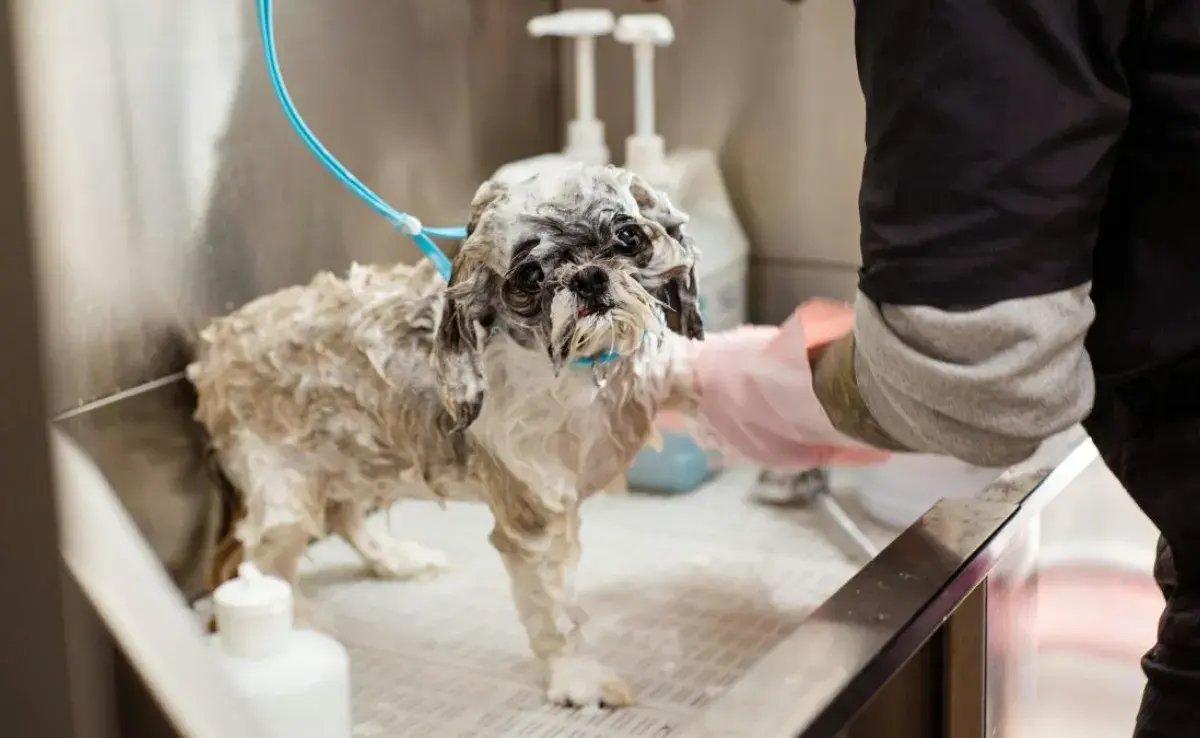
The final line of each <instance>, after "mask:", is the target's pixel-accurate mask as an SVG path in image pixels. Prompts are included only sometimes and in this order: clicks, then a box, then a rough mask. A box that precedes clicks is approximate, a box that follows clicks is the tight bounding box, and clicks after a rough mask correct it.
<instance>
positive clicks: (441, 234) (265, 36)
mask: <svg viewBox="0 0 1200 738" xmlns="http://www.w3.org/2000/svg"><path fill="white" fill-rule="evenodd" d="M258 30H259V33H260V34H261V36H262V45H263V55H264V56H265V57H266V61H267V73H268V74H269V75H270V77H271V86H272V87H274V88H275V96H276V97H278V98H279V104H280V105H281V106H282V107H283V113H284V115H286V116H287V119H288V122H289V123H291V124H292V128H293V129H294V130H295V131H296V134H297V135H299V136H300V140H301V141H303V142H304V144H305V145H306V146H308V150H309V151H311V152H312V154H313V156H315V157H316V158H317V161H319V162H321V164H322V165H324V166H325V168H326V169H328V170H329V173H330V174H332V175H333V176H334V177H335V178H336V179H337V180H338V181H339V182H341V183H342V184H343V185H345V186H346V189H348V190H350V191H351V192H353V193H354V194H355V195H358V197H359V198H361V199H362V201H363V202H365V203H366V204H367V205H369V206H371V209H373V210H374V211H375V212H377V213H379V214H380V215H382V216H383V217H384V218H386V219H387V221H388V222H389V223H391V224H392V226H393V227H395V228H396V229H397V230H399V231H400V232H401V233H404V234H405V235H406V236H408V237H409V238H411V239H412V240H413V242H414V243H415V244H417V247H418V248H419V249H421V251H422V253H424V254H425V258H427V259H429V261H431V262H433V266H434V268H435V269H437V270H438V273H439V274H441V275H442V277H443V278H444V279H445V280H446V282H447V283H448V282H449V281H450V275H451V274H452V273H453V266H452V265H451V264H450V259H448V258H447V257H446V254H445V253H443V252H442V250H441V249H439V248H438V247H437V244H435V243H434V242H433V239H434V238H445V239H450V240H457V241H461V240H463V239H464V238H466V237H467V229H466V228H462V227H457V228H426V227H425V226H424V225H422V224H421V221H419V220H417V219H416V218H414V217H413V216H411V215H409V214H408V213H402V212H400V211H399V210H396V209H395V208H393V207H392V206H391V205H388V204H387V203H386V202H384V201H383V198H381V197H380V196H379V195H376V194H375V193H374V192H373V191H372V190H371V188H370V187H367V186H366V185H365V184H363V183H362V180H360V179H359V178H358V177H355V176H354V174H353V173H352V172H351V171H350V170H349V169H347V168H346V167H345V166H343V165H342V163H341V162H340V161H338V160H337V157H335V156H334V155H333V154H332V153H331V152H330V151H329V149H327V148H325V145H324V144H322V143H321V141H320V140H319V139H318V138H317V136H316V134H314V133H313V132H312V129H311V128H309V127H308V124H307V123H305V122H304V119H303V118H301V117H300V113H299V111H297V110H296V106H295V105H294V104H293V103H292V98H291V96H290V95H289V94H288V91H287V85H286V84H284V82H283V72H282V71H281V70H280V68H279V54H278V52H277V51H276V49H275V8H274V4H273V3H272V2H271V0H258ZM643 338H644V337H643ZM619 358H620V356H619V355H618V354H615V353H613V352H611V351H603V352H601V353H600V354H598V355H596V356H594V357H582V358H578V359H575V361H574V362H573V363H574V364H575V365H576V366H592V365H595V364H608V363H609V362H612V361H616V360H617V359H619Z"/></svg>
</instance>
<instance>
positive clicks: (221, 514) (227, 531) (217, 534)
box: [172, 330, 246, 632]
mask: <svg viewBox="0 0 1200 738" xmlns="http://www.w3.org/2000/svg"><path fill="white" fill-rule="evenodd" d="M173 338H174V339H175V340H174V341H173V342H172V343H173V345H174V349H175V350H176V352H177V354H178V357H177V358H178V359H180V360H182V363H183V364H184V365H185V366H187V365H190V364H191V362H192V361H193V360H194V359H195V347H196V340H197V339H198V336H197V335H196V332H195V331H185V330H179V331H177V333H176V335H175V336H174V337H173ZM183 384H184V386H185V387H186V389H185V390H184V391H185V393H186V398H185V400H184V402H185V404H186V409H187V412H188V413H190V414H191V416H192V419H193V423H194V425H195V432H196V433H197V435H198V437H199V444H200V446H201V448H202V449H203V454H204V459H203V463H204V466H205V472H206V473H207V475H208V478H209V480H210V482H211V485H210V488H211V489H212V490H213V494H215V495H216V498H217V499H216V505H215V508H216V509H215V511H214V517H215V518H216V520H215V521H214V522H213V523H211V526H212V527H210V528H209V530H211V531H212V538H210V539H209V541H211V542H212V543H213V545H212V546H211V547H210V548H209V551H210V556H209V557H208V561H207V562H206V566H205V570H204V587H205V590H206V592H207V593H208V594H212V593H213V592H214V591H215V590H216V589H217V587H219V586H221V585H222V584H224V583H225V582H227V581H229V580H230V579H233V578H234V577H235V576H237V570H238V566H240V565H241V563H242V561H243V560H244V559H245V550H244V548H243V546H242V543H241V541H239V540H238V538H237V536H236V535H235V532H236V528H237V523H238V522H239V521H240V520H241V519H242V518H244V517H245V516H246V505H245V501H244V498H243V495H242V493H241V491H240V490H239V489H238V488H237V486H236V485H234V483H233V482H232V481H231V480H230V479H229V477H228V476H227V475H226V474H225V470H224V469H222V468H221V464H220V462H219V460H218V459H217V455H216V453H215V451H214V449H213V445H212V438H211V437H210V436H209V434H208V431H207V429H205V427H204V426H203V424H202V423H200V421H199V420H198V419H197V418H196V414H197V410H198V408H199V395H198V394H197V392H196V388H195V386H194V385H193V384H192V382H191V379H190V378H186V379H185V380H184V382H183ZM208 627H209V631H210V632H211V631H213V630H215V628H216V621H215V618H214V619H210V620H209V624H208Z"/></svg>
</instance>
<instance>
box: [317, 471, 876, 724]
mask: <svg viewBox="0 0 1200 738" xmlns="http://www.w3.org/2000/svg"><path fill="white" fill-rule="evenodd" d="M754 479H755V474H754V473H753V472H751V471H741V470H738V471H731V472H728V473H726V474H724V475H722V476H721V477H720V478H718V480H717V481H715V482H714V483H712V484H710V485H708V486H707V487H705V488H704V489H702V490H700V491H699V492H696V493H694V494H691V495H686V496H680V497H662V498H659V497H647V496H641V495H604V496H600V497H597V498H595V499H593V500H591V501H589V502H588V503H587V505H586V506H585V508H584V514H583V560H582V564H581V566H580V571H579V575H578V578H577V589H578V591H579V594H580V599H581V603H582V605H583V606H584V608H585V609H586V610H587V612H588V614H589V616H590V618H591V619H590V621H589V622H588V624H587V626H586V628H585V632H586V634H587V637H588V641H589V644H590V647H591V650H592V652H593V653H594V654H595V655H597V656H598V657H599V658H600V660H602V661H604V662H605V663H607V664H608V665H609V666H612V667H613V668H615V669H617V670H618V672H620V674H621V675H622V676H623V677H624V678H625V679H626V680H627V681H628V682H629V683H630V685H631V686H632V687H633V688H634V690H635V691H636V693H637V696H638V699H639V705H638V706H637V707H635V708H632V709H627V710H620V711H614V712H610V711H598V710H593V711H587V710H583V711H580V710H566V709H558V708H553V707H550V706H547V705H546V704H545V703H544V701H543V699H542V693H541V689H540V688H539V686H538V682H539V675H538V669H537V665H536V664H535V662H534V661H533V658H532V656H531V654H530V652H529V650H528V646H527V645H526V641H525V635H524V632H523V631H522V629H521V626H520V624H519V623H518V621H517V618H516V614H515V612H514V611H513V606H512V601H511V599H510V597H509V591H508V577H507V575H506V573H505V571H504V568H503V566H502V564H501V563H500V559H499V557H498V556H497V555H496V553H495V552H494V551H493V550H492V549H491V547H490V545H489V544H488V542H487V534H488V532H489V530H490V528H491V523H490V518H489V515H488V512H487V509H486V508H485V507H483V506H482V505H471V504H463V505H452V506H450V507H449V508H448V509H446V510H442V509H441V508H440V507H438V506H436V505H433V504H425V503H416V502H414V503H402V504H401V505H399V506H397V507H396V508H395V509H394V510H393V512H392V513H391V515H390V521H389V520H387V519H386V518H379V519H376V520H374V521H372V523H373V524H378V525H390V527H391V529H392V530H393V532H394V534H395V535H396V536H397V537H399V538H402V539H404V540H412V541H416V542H418V543H421V544H424V545H427V546H433V547H437V548H440V549H441V550H443V551H445V552H446V553H447V554H448V556H449V557H450V561H451V566H452V568H451V570H450V571H449V572H447V573H445V574H443V575H442V576H441V577H439V578H437V579H435V580H431V581H416V582H389V581H381V580H376V579H372V578H370V577H368V576H367V575H366V574H365V573H364V570H363V567H362V566H361V564H360V562H359V561H358V559H357V558H356V556H355V555H354V554H353V553H352V552H351V551H350V550H349V549H348V548H347V547H346V546H345V545H344V544H342V543H341V542H340V541H338V540H332V539H331V540H327V541H324V542H322V543H320V544H318V545H317V546H314V547H313V549H312V550H311V552H310V554H309V560H308V561H307V562H306V563H305V565H304V569H303V571H304V576H303V580H302V584H301V587H302V589H303V590H304V591H305V593H306V594H307V595H308V596H310V597H312V598H313V599H315V600H317V601H318V602H320V603H322V604H323V606H324V607H325V608H326V609H327V610H329V611H330V613H331V614H332V615H333V616H334V618H335V621H336V624H337V628H338V633H339V637H341V639H342V640H343V642H345V643H346V645H347V646H348V648H349V649H350V653H351V657H352V662H353V680H354V709H355V721H356V729H355V730H356V736H359V737H360V738H368V737H370V736H381V737H386V738H400V737H402V736H421V737H422V738H451V737H453V738H467V737H468V736H481V737H482V736H486V737H488V738H503V737H505V736H522V737H525V738H551V737H554V738H593V737H596V738H599V737H600V736H612V737H617V738H621V737H624V736H630V737H638V738H642V737H645V736H666V735H670V734H671V733H672V732H673V731H674V730H676V729H678V728H680V727H681V726H683V725H686V724H687V723H688V722H689V721H690V720H691V719H693V718H694V717H695V715H696V714H697V713H698V712H699V711H701V710H703V709H704V707H705V706H706V705H707V704H708V702H709V701H710V700H711V699H712V698H713V697H715V696H717V695H718V694H720V693H721V691H723V690H724V689H725V688H726V687H727V686H729V685H730V684H731V683H732V682H734V681H735V680H737V679H738V677H739V676H740V675H741V674H742V673H743V672H744V671H745V670H746V669H747V668H748V667H749V666H750V665H751V664H753V663H754V662H755V661H757V660H758V659H759V658H760V657H761V656H762V655H763V654H765V653H766V652H767V651H769V650H770V649H771V648H772V646H774V645H775V644H776V643H778V642H779V641H780V640H781V639H783V638H784V637H786V636H787V634H788V633H789V632H791V630H792V629H793V628H794V627H795V626H796V624H797V623H799V622H800V620H802V619H803V618H804V617H805V615H806V614H807V613H808V612H809V611H811V609H812V608H813V607H815V606H816V605H818V604H820V603H821V602H822V601H823V600H824V599H826V598H827V597H828V596H829V595H830V594H832V593H833V592H834V591H835V590H836V589H837V587H838V586H840V585H841V584H842V583H843V582H845V580H846V579H848V578H849V577H850V576H851V575H852V574H853V573H854V571H855V569H856V566H855V565H854V564H853V563H852V562H850V561H849V560H847V559H846V558H844V557H843V555H842V553H841V551H840V549H839V548H838V547H837V546H835V545H834V543H831V542H830V540H829V539H827V538H826V536H825V534H824V528H825V527H826V526H827V525H828V524H827V523H826V522H825V521H824V519H823V518H822V517H821V516H820V515H819V514H818V513H817V512H816V511H815V510H808V509H779V508H769V507H763V506H760V505H756V504H752V503H750V502H748V501H747V499H746V498H747V493H748V492H749V491H750V490H751V489H752V487H753V485H754ZM880 535H881V536H882V535H883V534H882V533H880Z"/></svg>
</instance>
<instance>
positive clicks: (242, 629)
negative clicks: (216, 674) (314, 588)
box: [213, 562, 293, 658]
mask: <svg viewBox="0 0 1200 738" xmlns="http://www.w3.org/2000/svg"><path fill="white" fill-rule="evenodd" d="M213 604H214V605H215V607H216V612H217V633H218V636H219V637H220V640H221V644H222V646H223V647H224V648H225V650H226V652H228V653H229V654H230V655H232V656H239V657H242V658H261V657H263V656H269V655H271V654H273V653H277V652H278V651H280V650H282V648H283V647H284V644H285V643H286V639H287V636H288V634H289V633H290V632H291V630H292V607H293V603H292V588H291V586H290V585H289V584H288V583H287V582H285V581H283V580H282V579H280V578H278V577H273V576H267V575H264V574H263V573H262V572H260V571H259V570H258V567H256V566H255V565H254V564H252V563H250V562H245V563H243V564H242V565H241V566H239V567H238V575H237V578H236V579H231V580H230V581H228V582H225V583H224V584H222V585H221V586H220V587H217V589H216V591H215V592H213Z"/></svg>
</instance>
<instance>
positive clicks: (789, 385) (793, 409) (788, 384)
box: [689, 300, 889, 469]
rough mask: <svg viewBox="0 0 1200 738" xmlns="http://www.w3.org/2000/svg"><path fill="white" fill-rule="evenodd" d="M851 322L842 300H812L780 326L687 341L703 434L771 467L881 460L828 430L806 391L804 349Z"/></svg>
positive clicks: (728, 449)
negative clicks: (703, 428)
mask: <svg viewBox="0 0 1200 738" xmlns="http://www.w3.org/2000/svg"><path fill="white" fill-rule="evenodd" d="M853 328H854V311H853V309H852V308H851V307H850V306H849V305H845V304H842V303H836V302H830V301H827V300H813V301H810V302H806V303H804V304H803V305H801V306H800V307H799V308H797V310H796V312H795V313H794V314H793V315H792V317H791V318H789V319H788V321H787V322H786V323H784V324H783V325H782V326H781V327H779V328H774V327H766V326H745V327H742V328H737V329H735V330H732V331H728V332H725V333H717V334H713V335H711V336H709V337H708V338H707V339H706V340H704V341H695V342H692V344H691V346H690V347H689V350H690V352H691V356H690V357H689V358H690V364H691V366H692V370H693V372H694V373H695V382H696V389H697V390H698V393H699V410H700V417H701V421H702V425H703V426H705V430H706V431H707V433H708V435H710V436H712V439H713V440H715V441H716V442H717V444H718V446H719V447H720V448H721V449H722V450H724V451H726V452H733V453H734V454H735V455H737V456H741V457H743V458H744V459H745V460H747V461H751V462H755V463H757V464H760V465H763V466H767V467H771V468H775V469H809V468H812V467H815V466H862V465H869V464H876V463H879V462H882V461H886V460H887V459H888V458H889V454H888V453H887V452H884V451H879V450H876V449H873V448H871V447H869V446H866V445H864V444H861V443H859V442H857V441H855V440H853V439H851V438H850V437H848V436H846V435H844V434H842V433H840V432H838V431H837V430H835V429H834V427H833V425H832V424H831V423H830V422H829V418H828V416H827V415H826V414H825V411H824V409H822V407H821V403H820V401H819V400H817V396H816V394H815V393H814V392H813V386H812V369H811V368H810V366H809V352H810V351H812V350H814V349H818V348H820V347H822V346H825V345H826V344H829V343H830V342H832V341H834V340H836V339H838V338H840V337H842V336H843V335H845V334H847V333H849V332H850V331H851V330H853Z"/></svg>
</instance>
